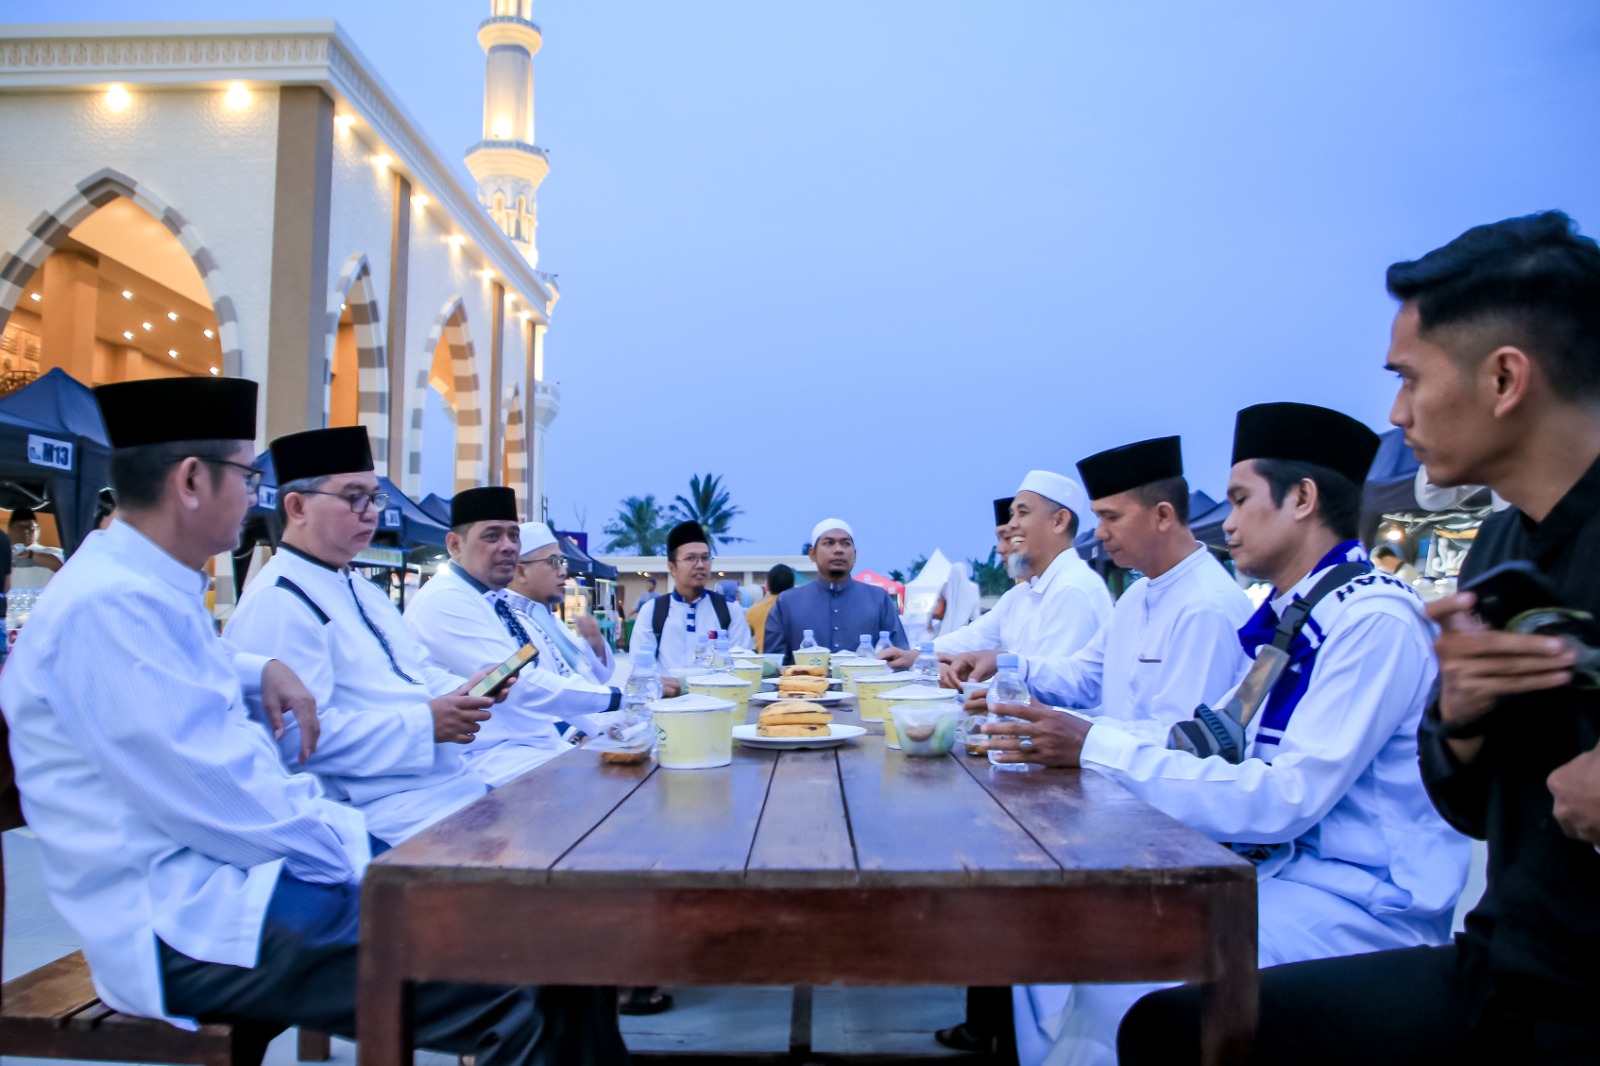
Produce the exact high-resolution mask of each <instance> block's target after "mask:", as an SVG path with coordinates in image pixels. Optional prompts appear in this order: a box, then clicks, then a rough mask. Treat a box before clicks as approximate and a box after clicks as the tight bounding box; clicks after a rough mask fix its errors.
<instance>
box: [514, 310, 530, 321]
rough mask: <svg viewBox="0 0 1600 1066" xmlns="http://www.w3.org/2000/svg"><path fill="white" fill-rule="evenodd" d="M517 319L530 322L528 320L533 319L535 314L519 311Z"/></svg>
mask: <svg viewBox="0 0 1600 1066" xmlns="http://www.w3.org/2000/svg"><path fill="white" fill-rule="evenodd" d="M517 317H518V318H520V319H522V321H524V322H526V321H528V319H530V318H532V317H533V312H532V311H519V312H518V313H517Z"/></svg>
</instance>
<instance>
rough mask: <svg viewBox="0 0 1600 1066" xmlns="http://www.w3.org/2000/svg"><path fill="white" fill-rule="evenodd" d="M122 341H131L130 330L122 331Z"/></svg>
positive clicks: (131, 333)
mask: <svg viewBox="0 0 1600 1066" xmlns="http://www.w3.org/2000/svg"><path fill="white" fill-rule="evenodd" d="M122 339H123V340H128V341H131V340H133V331H132V330H127V329H125V330H123V331H122Z"/></svg>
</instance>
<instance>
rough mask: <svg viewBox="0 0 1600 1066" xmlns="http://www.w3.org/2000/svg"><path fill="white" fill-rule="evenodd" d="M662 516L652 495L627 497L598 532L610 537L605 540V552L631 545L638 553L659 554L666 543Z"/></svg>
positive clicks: (665, 531)
mask: <svg viewBox="0 0 1600 1066" xmlns="http://www.w3.org/2000/svg"><path fill="white" fill-rule="evenodd" d="M663 517H664V516H663V515H662V513H661V505H660V504H659V503H657V502H656V498H655V496H653V495H652V496H645V497H643V498H642V499H641V498H640V497H638V496H629V497H628V498H627V499H625V500H623V501H622V506H621V507H620V508H618V509H617V515H616V517H615V518H613V519H612V520H611V521H609V522H607V523H606V525H605V529H603V530H602V531H601V532H603V533H604V534H605V535H606V536H607V537H610V538H611V539H610V540H609V541H607V542H606V551H608V552H614V551H616V550H617V549H618V548H632V549H634V550H635V551H637V552H638V553H639V554H640V555H660V554H661V553H662V551H663V550H665V548H666V545H667V530H666V525H665V523H664V522H663Z"/></svg>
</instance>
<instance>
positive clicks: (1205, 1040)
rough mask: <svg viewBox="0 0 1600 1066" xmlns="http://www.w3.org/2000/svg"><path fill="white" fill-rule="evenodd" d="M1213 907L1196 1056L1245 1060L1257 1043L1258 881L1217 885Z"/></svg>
mask: <svg viewBox="0 0 1600 1066" xmlns="http://www.w3.org/2000/svg"><path fill="white" fill-rule="evenodd" d="M1213 896H1214V899H1215V902H1214V903H1213V904H1212V910H1211V923H1210V924H1211V945H1212V948H1211V950H1212V967H1211V972H1212V980H1211V981H1210V982H1209V983H1207V985H1206V986H1205V991H1204V1001H1203V1007H1202V1014H1201V1017H1200V1061H1201V1062H1203V1063H1205V1064H1206V1066H1223V1064H1225V1063H1239V1062H1244V1061H1246V1060H1247V1059H1248V1058H1249V1057H1250V1048H1251V1045H1252V1044H1253V1043H1254V1042H1255V1034H1256V1014H1257V1010H1258V1008H1259V998H1258V989H1259V981H1260V977H1259V975H1260V971H1259V968H1258V967H1259V964H1258V962H1257V956H1256V883H1255V882H1254V881H1248V882H1243V883H1230V884H1226V885H1219V886H1218V887H1217V889H1216V890H1215V892H1214V893H1213Z"/></svg>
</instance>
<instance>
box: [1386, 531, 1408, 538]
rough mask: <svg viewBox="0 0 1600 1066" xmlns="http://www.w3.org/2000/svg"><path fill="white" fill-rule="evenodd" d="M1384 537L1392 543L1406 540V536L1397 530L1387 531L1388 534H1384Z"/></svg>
mask: <svg viewBox="0 0 1600 1066" xmlns="http://www.w3.org/2000/svg"><path fill="white" fill-rule="evenodd" d="M1384 537H1385V538H1387V539H1388V540H1394V541H1401V540H1405V539H1406V535H1405V534H1404V533H1402V532H1400V531H1399V530H1398V529H1391V530H1389V532H1387V533H1385V534H1384Z"/></svg>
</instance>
